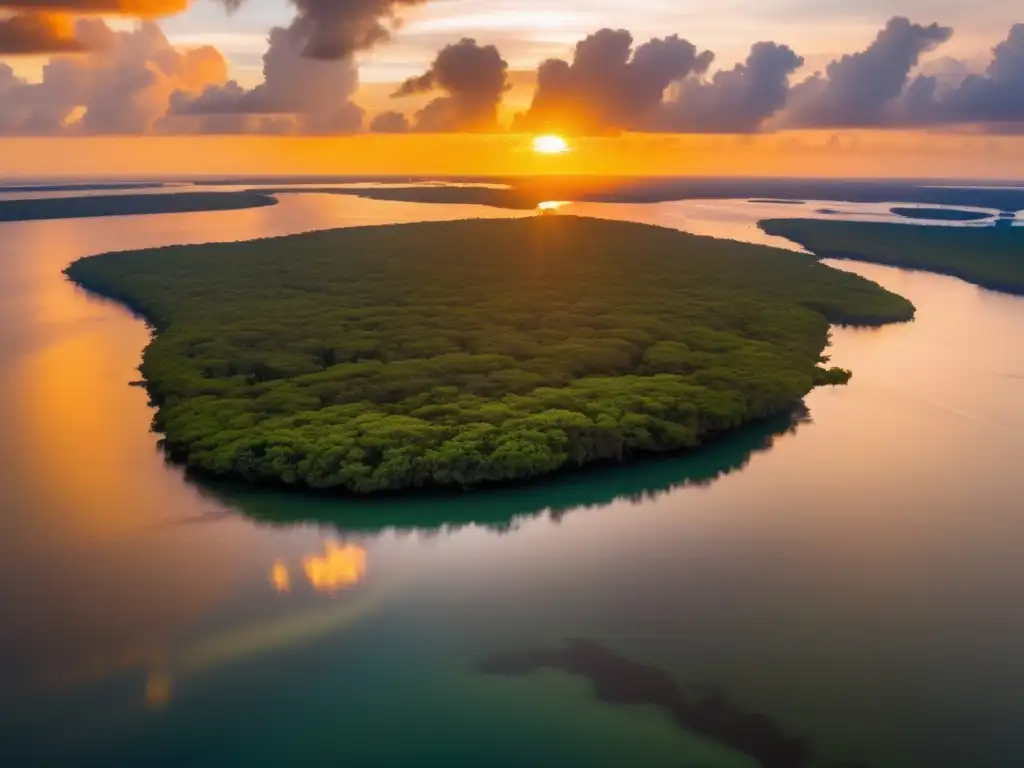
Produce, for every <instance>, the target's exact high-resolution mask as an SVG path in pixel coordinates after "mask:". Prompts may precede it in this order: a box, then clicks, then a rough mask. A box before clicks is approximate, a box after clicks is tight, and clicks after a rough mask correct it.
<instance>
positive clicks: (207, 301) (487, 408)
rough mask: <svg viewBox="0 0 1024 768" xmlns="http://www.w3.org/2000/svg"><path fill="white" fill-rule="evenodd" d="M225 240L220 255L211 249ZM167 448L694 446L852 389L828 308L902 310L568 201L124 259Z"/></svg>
mask: <svg viewBox="0 0 1024 768" xmlns="http://www.w3.org/2000/svg"><path fill="white" fill-rule="evenodd" d="M211 257H214V258H211ZM67 273H68V275H69V276H70V277H71V278H72V279H73V280H74V281H76V282H77V283H79V284H81V285H83V286H85V287H86V288H89V289H91V290H93V291H95V292H97V293H99V294H102V295H105V296H109V297H111V298H114V299H118V300H120V301H122V302H124V303H125V304H127V305H128V306H130V307H131V308H133V309H134V310H135V311H137V312H138V313H139V314H141V315H142V316H144V317H145V318H147V319H148V320H149V321H150V322H151V323H152V325H153V326H154V328H155V329H156V331H157V335H156V336H155V338H154V340H153V342H152V343H151V344H150V346H149V347H148V348H147V350H146V352H145V357H144V361H143V364H142V367H141V371H142V374H143V377H144V378H145V380H146V382H147V386H148V390H149V393H150V395H151V397H152V399H153V401H154V403H155V404H156V405H157V406H158V408H159V411H158V415H157V418H156V425H157V427H158V428H159V429H160V430H161V431H163V432H164V433H165V435H166V440H165V444H166V447H167V449H168V451H169V452H170V454H171V456H173V457H174V458H176V459H178V460H180V461H182V462H184V463H185V464H187V465H188V466H189V467H190V468H192V469H193V470H195V471H198V472H201V473H203V474H206V475H209V476H212V477H220V478H237V479H242V480H246V481H248V482H255V483H275V484H283V485H291V486H300V487H311V488H317V489H337V490H348V491H352V492H356V493H374V492H379V491H394V490H405V489H410V488H421V487H425V486H441V487H448V486H455V487H464V488H468V487H474V486H478V485H481V484H485V483H495V482H509V481H517V480H525V479H529V478H536V477H540V476H543V475H548V474H551V473H553V472H558V471H561V470H564V469H568V468H571V467H578V466H582V465H584V464H590V463H594V462H602V461H606V462H618V461H623V460H626V459H628V458H629V457H631V456H638V455H643V454H646V453H664V452H669V451H678V450H681V449H689V448H695V447H697V446H699V445H701V444H703V443H704V442H706V441H707V440H709V439H711V438H713V437H715V436H717V435H721V434H723V433H726V432H730V431H732V430H734V429H735V428H737V427H739V426H741V425H743V424H746V423H748V422H752V421H757V420H760V419H763V418H766V417H769V416H772V415H775V414H779V413H783V412H787V411H789V410H790V409H791V408H792V407H793V406H794V405H795V404H797V403H799V402H800V401H801V400H802V398H803V397H804V396H805V395H806V394H807V393H808V392H809V391H810V390H811V389H812V388H813V387H815V386H819V385H825V384H841V383H845V382H846V381H847V380H848V378H849V376H850V373H849V372H848V371H844V370H841V369H837V368H831V369H829V368H827V367H825V365H824V364H825V363H826V361H827V358H824V357H822V352H823V350H824V349H825V347H826V345H827V342H828V334H829V326H830V323H851V324H866V325H878V324H883V323H888V322H895V321H903V320H909V319H911V318H912V317H913V314H914V307H913V305H911V304H910V302H908V301H906V300H905V299H903V298H901V297H899V296H896V295H894V294H892V293H889V292H887V291H885V290H883V289H882V288H880V287H879V286H877V285H875V284H874V283H871V282H869V281H867V280H864V279H863V278H860V277H857V276H855V275H852V274H848V273H845V272H841V271H838V270H834V269H831V268H828V267H826V266H824V265H821V264H818V263H816V262H815V261H814V260H813V259H810V258H808V257H807V256H805V255H802V254H797V253H791V252H788V251H782V250H776V249H772V248H766V247H762V246H753V245H746V244H741V243H735V242H730V241H725V240H716V239H712V238H704V237H697V236H694V235H688V234H684V233H681V232H677V231H675V230H670V229H662V228H658V227H650V226H645V225H640V224H632V223H626V222H616V221H602V220H596V219H581V218H577V217H571V216H554V217H530V218H526V219H518V220H495V221H459V222H447V223H441V224H437V223H430V224H413V225H402V226H387V227H367V228H358V229H344V230H338V231H333V232H318V233H311V234H306V235H299V236H293V237H287V238H278V239H270V240H261V241H256V242H251V243H228V244H215V245H203V246H187V247H174V248H163V249H157V250H148V251H140V252H135V253H113V254H105V255H101V256H94V257H89V258H85V259H82V260H79V261H77V262H75V263H74V264H72V265H71V266H70V267H69V268H68V270H67Z"/></svg>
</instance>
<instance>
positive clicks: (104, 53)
mask: <svg viewBox="0 0 1024 768" xmlns="http://www.w3.org/2000/svg"><path fill="white" fill-rule="evenodd" d="M75 32H76V37H77V38H79V39H81V40H83V41H84V42H85V43H86V45H87V47H89V48H92V49H93V50H92V51H91V52H89V53H85V54H80V55H75V56H55V57H53V58H52V59H51V60H50V61H49V63H48V64H46V66H45V67H44V69H43V78H42V80H41V81H40V82H38V83H28V82H26V81H24V80H20V79H17V78H13V79H12V76H11V74H10V73H9V68H8V70H7V71H8V74H6V75H5V74H4V71H3V70H0V83H6V84H5V85H0V132H2V133H7V134H34V135H39V134H42V135H48V134H140V133H148V132H151V131H152V130H153V129H154V128H155V127H156V125H157V123H158V122H159V121H160V119H161V118H162V117H163V116H164V115H166V114H167V111H168V109H169V106H170V102H171V98H172V94H174V93H175V92H199V91H200V90H201V89H202V88H204V87H206V86H207V85H209V84H211V83H223V82H225V81H226V80H227V62H226V61H225V60H224V57H223V56H222V55H221V54H220V53H219V52H218V51H217V50H216V49H214V48H210V47H203V48H196V49H193V50H189V51H181V50H178V49H176V48H174V47H173V46H172V45H171V44H170V43H169V42H168V41H167V38H166V37H164V35H163V33H162V32H161V31H160V29H159V27H157V26H156V25H155V24H154V23H152V22H143V23H142V24H141V25H140V26H139V27H138V28H137V29H134V30H132V31H128V32H114V31H112V30H111V29H110V28H109V27H107V25H106V24H105V23H104V22H102V21H99V20H81V21H79V22H78V23H77V25H76V28H75Z"/></svg>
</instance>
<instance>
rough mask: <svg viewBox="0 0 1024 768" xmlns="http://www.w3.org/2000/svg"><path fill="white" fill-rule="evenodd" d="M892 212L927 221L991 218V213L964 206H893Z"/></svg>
mask: <svg viewBox="0 0 1024 768" xmlns="http://www.w3.org/2000/svg"><path fill="white" fill-rule="evenodd" d="M890 210H891V212H892V213H894V214H895V215H897V216H902V217H903V218H905V219H923V220H925V221H982V220H983V219H991V218H992V214H991V213H984V212H982V211H965V210H964V209H962V208H902V207H900V208H892V209H890Z"/></svg>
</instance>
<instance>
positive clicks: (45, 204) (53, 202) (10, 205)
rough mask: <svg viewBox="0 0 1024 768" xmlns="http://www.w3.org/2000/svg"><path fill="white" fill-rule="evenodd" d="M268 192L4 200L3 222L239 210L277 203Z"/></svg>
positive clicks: (1, 206)
mask: <svg viewBox="0 0 1024 768" xmlns="http://www.w3.org/2000/svg"><path fill="white" fill-rule="evenodd" d="M277 202H278V201H277V199H276V198H274V197H273V196H272V195H269V194H267V193H265V192H258V191H253V192H168V193H167V194H143V195H128V194H126V195H95V196H93V195H90V196H84V197H55V198H49V199H42V200H2V201H0V222H13V221H46V220H52V219H89V218H104V217H108V216H140V215H148V214H165V213H202V212H204V211H237V210H244V209H247V208H263V207H266V206H271V205H277Z"/></svg>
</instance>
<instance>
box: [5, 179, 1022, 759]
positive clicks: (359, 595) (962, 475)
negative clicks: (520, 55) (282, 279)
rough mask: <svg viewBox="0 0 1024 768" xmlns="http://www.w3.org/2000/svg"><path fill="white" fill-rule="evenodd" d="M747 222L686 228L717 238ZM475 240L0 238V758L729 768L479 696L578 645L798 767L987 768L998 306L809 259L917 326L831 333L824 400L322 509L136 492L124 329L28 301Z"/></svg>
mask: <svg viewBox="0 0 1024 768" xmlns="http://www.w3.org/2000/svg"><path fill="white" fill-rule="evenodd" d="M629 208H631V209H632V214H630V215H632V216H633V217H635V218H641V219H643V220H645V221H646V220H652V221H656V222H659V223H663V224H666V225H670V226H671V225H676V224H678V223H679V222H678V220H677V219H676V218H675V217H676V215H677V214H678V209H676V210H675V211H673V208H672V206H630V207H629ZM786 208H787V209H793V208H796V206H786ZM749 209H753V210H752V211H751V213H750V214H749V215H748V216H747V218H746V219H745V220H744V219H742V216H739V214H738V213H737V212H736V211H733V213H735V214H736V216H733V215H732V214H730V215H729V216H724V215H710V214H709V215H707V216H704V217H701V216H699V215H696V214H695V213H694V211H693V210H689V211H688V213H687V217H688V218H687V226H688V227H691V228H694V229H700V230H701V231H707V232H710V233H713V234H718V235H720V236H734V237H741V236H744V235H742V234H740V233H742V232H745V233H746V235H747V236H750V235H751V233H756V232H757V230H756V228H752V227H751V224H752V222H753V221H754V219H753V218H751V217H753V216H758V215H765V214H764V211H763V207H762V206H760V205H749ZM718 210H719V211H721V209H718ZM580 212H583V211H580ZM615 213H616V215H621V216H626V215H627V214H629V211H627V210H625V208H624V207H623V206H619V207H617V209H616V211H615ZM482 215H489V216H497V215H519V214H513V213H505V212H501V211H496V210H493V209H485V208H473V207H447V206H436V205H412V204H403V203H391V202H382V201H370V200H360V199H357V198H349V197H332V196H322V195H288V196H285V197H284V198H283V201H282V203H281V205H279V206H277V207H274V208H263V209H257V210H251V211H232V212H217V213H202V214H187V215H174V216H149V217H127V218H119V219H101V220H76V221H58V222H32V223H23V224H3V225H0V242H2V243H3V246H2V255H0V258H2V259H3V266H4V270H5V272H4V280H3V282H2V283H0V360H2V363H0V366H2V368H0V424H3V429H2V430H0V489H2V490H0V508H2V515H0V611H2V614H0V626H2V627H3V630H2V633H0V680H2V681H3V685H2V686H0V745H2V746H0V750H2V751H0V757H7V758H9V759H5V760H4V763H5V764H15V765H20V764H76V765H82V764H146V765H178V764H189V765H197V764H202V765H224V764H236V765H246V764H257V763H261V764H303V763H309V762H314V763H329V762H331V763H333V762H342V761H344V762H346V763H349V764H354V765H417V766H419V765H438V766H460V765H470V766H477V765H489V766H504V765H508V766H521V765H544V766H547V765H552V766H565V765H587V766H590V765H594V766H604V765H608V766H621V765H629V766H714V767H715V768H718V767H719V766H721V767H723V768H725V767H731V766H750V765H755V764H756V763H755V762H754V760H753V758H752V757H751V756H750V754H749V751H748V753H744V752H743V751H742V750H737V749H735V748H732V749H730V748H728V747H727V746H725V745H724V744H722V743H720V742H721V740H718V741H716V740H714V739H710V738H704V737H701V736H700V735H699V734H696V733H694V731H693V730H692V729H691V730H686V729H683V728H680V727H678V725H677V723H676V722H674V721H673V719H672V717H671V712H670V710H669V709H667V708H666V707H665V706H663V705H659V704H658V700H657V697H656V696H651V697H650V699H651V702H650V703H648V704H646V705H645V704H636V705H629V706H624V705H622V704H617V703H615V702H614V701H607V700H606V701H601V700H599V699H598V697H596V696H595V693H594V691H595V688H594V685H593V683H592V682H591V681H590V680H588V679H587V677H586V676H581V675H570V674H567V673H565V672H564V671H558V670H557V669H547V670H545V671H538V672H535V673H532V674H524V675H504V674H485V673H484V671H483V670H482V669H481V666H482V665H483V666H487V665H490V666H489V667H488V668H490V669H492V671H493V668H494V664H495V663H496V660H497V661H500V660H501V659H505V660H506V661H507V659H508V658H509V657H508V656H507V654H509V653H512V654H521V653H523V652H533V651H547V650H550V649H558V648H560V647H562V643H563V641H564V640H565V639H567V638H583V639H587V640H591V641H594V642H596V643H599V644H600V647H601V649H602V653H603V654H604V655H603V656H602V657H601V658H603V659H605V660H606V662H607V664H611V662H610V661H607V660H609V659H610V660H619V662H622V661H623V660H625V661H626V663H627V666H626V667H625V669H626V670H627V674H628V675H634V673H636V667H635V664H634V666H628V663H640V664H644V665H648V666H649V667H651V668H657V669H658V670H663V671H664V672H667V673H668V674H670V675H671V677H672V679H673V680H674V681H675V682H676V683H677V684H678V685H679V686H680V687H681V688H683V689H684V690H685V691H687V692H688V693H690V695H696V694H694V693H693V691H695V690H698V688H700V689H701V690H702V689H703V688H705V687H713V688H715V689H717V690H719V691H721V692H722V695H723V696H724V697H725V699H726V700H727V702H728V706H729V707H734V708H738V709H742V710H744V711H752V712H758V713H762V714H763V715H764V716H766V717H767V718H770V720H771V721H772V723H773V724H774V725H775V727H777V728H778V729H780V730H782V731H784V732H785V733H787V734H795V735H799V736H803V737H807V738H808V739H810V740H811V741H812V742H813V747H814V754H815V760H814V762H813V764H814V765H820V766H828V767H829V768H834V766H837V765H855V764H858V763H857V762H856V761H861V762H862V763H863V764H864V765H871V766H884V767H885V768H888V767H889V766H893V767H899V766H947V765H948V766H972V767H977V768H984V767H987V766H1000V767H1001V766H1012V765H1019V764H1021V763H1022V761H1024V736H1021V731H1020V728H1019V721H1020V718H1021V716H1022V715H1024V694H1021V693H1020V689H1021V686H1020V680H1021V677H1022V673H1024V659H1022V657H1021V654H1020V653H1019V648H1018V644H1019V643H1018V638H1019V637H1020V635H1021V632H1022V631H1024V578H1022V576H1024V557H1022V554H1024V544H1022V542H1024V502H1022V501H1021V499H1024V473H1021V472H1020V470H1019V458H1020V456H1022V455H1024V348H1022V346H1021V345H1020V343H1019V340H1020V338H1022V335H1024V300H1021V299H1018V298H1013V297H1009V296H1005V295H1001V294H996V293H992V292H988V291H984V290H981V289H977V288H975V287H972V286H970V285H968V284H966V283H963V282H960V281H957V280H954V279H951V278H945V277H940V276H936V275H929V274H925V273H915V272H905V271H899V270H895V269H890V268H885V267H879V266H871V265H862V264H853V263H850V262H844V263H842V264H841V265H840V264H836V266H838V267H841V268H843V269H848V270H852V271H856V272H858V273H860V274H863V275H865V276H867V277H869V278H871V279H873V280H876V281H878V282H880V283H881V284H883V285H885V286H886V287H888V288H890V289H892V290H895V291H897V292H899V293H901V294H903V295H905V296H907V297H908V298H910V299H911V300H913V301H914V302H915V304H917V306H918V308H919V318H918V320H917V321H916V322H915V323H913V324H909V325H901V326H893V327H887V328H883V329H879V330H872V331H869V330H854V329H837V330H836V332H835V337H834V348H833V350H832V354H833V360H834V362H835V364H837V365H841V366H844V367H849V368H852V369H853V370H854V372H855V378H854V380H853V382H852V383H851V384H850V386H848V387H844V388H839V389H828V390H818V391H815V392H814V393H812V394H811V395H810V396H809V397H808V398H807V400H806V403H805V405H806V410H804V411H798V412H796V413H794V414H793V415H792V417H787V418H781V419H778V420H776V421H774V422H771V423H768V424H765V425H761V426H759V427H757V428H754V429H752V430H748V431H746V432H744V433H742V434H740V435H737V436H736V437H735V438H734V439H730V440H727V441H724V442H722V443H719V444H716V445H714V446H712V447H711V448H710V449H709V450H707V451H703V452H700V453H698V454H695V455H693V456H691V457H687V458H676V459H662V460H658V461H653V462H646V463H642V464H638V465H636V466H633V467H625V468H622V469H618V470H615V471H607V470H602V471H599V472H584V473H580V474H577V475H571V476H568V477H565V478H563V479H560V480H558V481H556V482H553V483H550V484H546V485H539V486H533V487H527V488H521V489H516V490H512V491H501V492H488V493H482V494H472V495H466V496H459V497H431V498H427V499H423V500H412V499H407V500H402V501H386V502H380V501H378V502H364V503H360V504H351V503H341V502H335V501H330V500H325V499H308V498H305V497H301V496H295V495H282V494H273V493H262V492H253V491H250V490H246V489H243V488H237V487H204V486H200V485H196V484H194V483H192V482H190V481H189V480H187V479H186V478H184V477H183V475H182V473H181V472H180V471H179V470H178V469H177V468H175V467H168V466H167V465H165V463H164V461H163V458H162V456H161V454H160V453H159V451H158V449H157V447H156V439H157V438H156V436H155V435H153V434H151V433H149V432H148V425H149V419H150V415H151V414H150V412H149V410H148V408H147V405H146V402H145V395H144V393H143V392H142V391H141V390H139V389H137V388H132V387H129V386H128V382H129V381H131V380H133V379H135V378H137V376H138V374H137V372H136V371H135V366H136V365H137V364H138V360H139V354H140V350H141V348H142V346H143V345H144V344H145V343H146V340H147V334H146V330H145V329H144V328H143V326H142V325H141V323H139V322H138V321H136V320H134V319H132V318H131V317H130V316H129V315H128V314H127V313H126V312H124V311H123V310H121V309H120V308H119V307H117V306H116V305H114V304H111V303H109V302H106V301H102V300H98V299H95V298H91V297H89V296H87V295H86V294H84V293H83V292H81V291H79V290H77V289H75V288H74V287H73V286H71V285H69V284H67V283H66V282H64V281H63V279H62V276H61V274H60V270H61V268H62V267H63V266H64V265H65V264H66V263H68V262H69V261H71V260H72V259H74V258H77V257H79V256H81V255H85V254H88V253H94V252H99V251H104V250H110V249H123V248H139V247H146V246H153V245H159V244H166V243H176V242H185V241H194V242H200V241H207V240H221V239H249V238H254V237H265V236H270V235H277V234H285V233H288V232H297V231H302V230H306V229H311V228H322V227H327V226H337V225H340V224H344V223H373V222H375V223H385V222H388V221H401V220H414V219H424V218H459V217H465V216H482ZM737 216H738V218H737ZM753 236H754V237H756V235H753ZM641 669H642V668H641ZM629 670H632V671H629ZM591 676H592V677H595V675H593V674H592V675H591ZM631 679H632V678H631ZM638 685H639V684H638ZM638 690H640V691H641V695H640V698H641V699H644V695H645V694H646V693H649V692H650V691H648V690H647V689H646V688H645V687H644V686H643V685H639V688H638ZM605 698H606V699H607V697H605Z"/></svg>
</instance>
